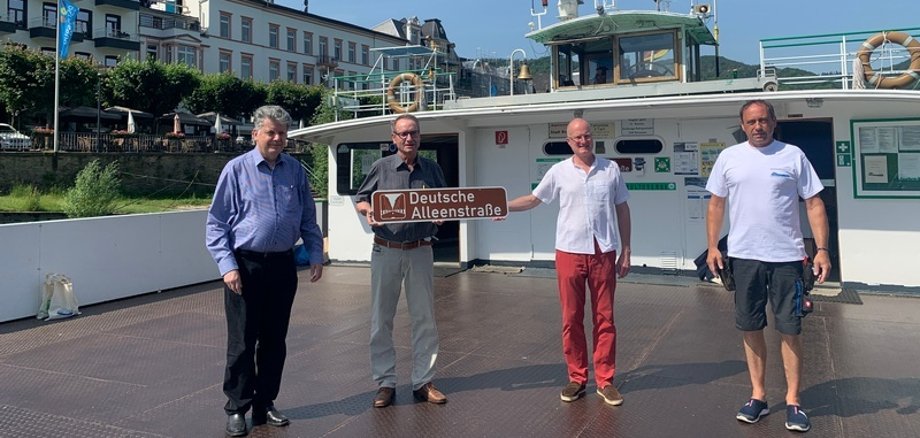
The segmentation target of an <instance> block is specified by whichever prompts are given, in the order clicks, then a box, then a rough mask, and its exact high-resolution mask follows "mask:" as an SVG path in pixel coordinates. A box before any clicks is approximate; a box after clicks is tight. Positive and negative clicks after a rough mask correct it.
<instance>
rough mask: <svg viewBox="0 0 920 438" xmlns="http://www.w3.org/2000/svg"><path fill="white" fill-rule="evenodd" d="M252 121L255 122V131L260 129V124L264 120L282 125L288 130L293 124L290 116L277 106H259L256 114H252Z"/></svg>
mask: <svg viewBox="0 0 920 438" xmlns="http://www.w3.org/2000/svg"><path fill="white" fill-rule="evenodd" d="M252 119H253V121H254V122H255V125H256V129H262V122H264V121H265V119H272V120H274V121H276V122H278V123H280V124H282V125H284V127H285V128H290V127H291V123H292V122H293V119H291V115H290V114H288V112H287V111H285V110H284V108H281V107H280V106H278V105H265V106H260V107H259V108H258V109H257V110H256V112H254V113H252Z"/></svg>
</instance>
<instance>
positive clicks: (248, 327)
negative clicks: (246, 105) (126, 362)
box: [207, 105, 323, 436]
mask: <svg viewBox="0 0 920 438" xmlns="http://www.w3.org/2000/svg"><path fill="white" fill-rule="evenodd" d="M254 119H255V129H254V130H253V131H252V138H253V140H255V144H256V147H255V148H253V150H252V151H250V152H247V153H245V154H243V155H240V156H239V157H236V158H234V159H233V160H231V161H230V162H229V163H227V165H226V166H225V167H224V170H223V172H221V175H220V178H219V179H218V181H217V190H216V191H215V192H214V200H213V201H212V202H211V208H210V210H209V211H208V221H207V247H208V251H209V252H210V253H211V256H212V257H213V258H214V261H215V262H217V267H218V268H219V270H220V275H222V276H223V280H224V285H225V287H224V308H225V311H226V315H227V367H226V370H225V374H224V393H225V394H226V395H227V398H228V401H227V404H226V406H224V410H225V411H226V413H227V415H228V418H227V435H229V436H243V435H246V434H247V433H248V430H247V428H246V412H247V411H248V410H249V409H250V408H252V409H253V413H252V424H253V426H257V425H260V424H269V425H272V426H279V427H280V426H286V425H287V424H289V423H290V421H289V420H288V418H287V417H285V416H284V415H283V414H282V413H281V412H279V411H278V410H277V409H276V408H275V406H274V400H275V398H276V397H277V396H278V391H279V389H280V388H281V372H282V370H283V368H284V359H285V357H286V354H287V353H286V345H285V337H286V336H287V329H288V322H289V321H290V316H291V306H292V305H293V303H294V294H295V292H296V290H297V268H296V266H295V263H294V253H293V251H292V248H293V246H294V244H295V243H296V242H297V239H299V238H302V239H303V243H304V246H305V247H306V248H307V249H308V252H309V253H310V281H311V282H315V281H317V280H319V279H320V277H322V275H323V236H322V232H321V231H320V229H319V227H318V226H317V225H316V207H315V204H314V203H313V196H312V195H311V193H310V185H309V183H308V182H307V177H306V174H305V172H304V170H303V168H302V167H301V166H300V163H299V162H298V161H297V160H296V159H294V158H292V157H291V156H289V155H284V154H282V153H281V152H282V151H283V150H284V146H285V144H286V143H287V132H288V127H289V126H290V124H291V116H290V115H289V114H288V113H287V111H285V110H284V109H283V108H281V107H279V106H273V105H267V106H263V107H261V108H259V109H257V110H256V112H255V114H254ZM257 346H258V347H257Z"/></svg>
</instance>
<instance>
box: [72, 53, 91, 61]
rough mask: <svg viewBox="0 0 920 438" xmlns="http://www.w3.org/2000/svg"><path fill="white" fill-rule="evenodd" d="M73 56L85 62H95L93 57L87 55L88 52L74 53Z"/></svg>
mask: <svg viewBox="0 0 920 438" xmlns="http://www.w3.org/2000/svg"><path fill="white" fill-rule="evenodd" d="M73 56H76V57H77V58H80V59H82V60H85V61H92V60H93V55H91V54H89V53H86V52H74V54H73Z"/></svg>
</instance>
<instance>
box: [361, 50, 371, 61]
mask: <svg viewBox="0 0 920 438" xmlns="http://www.w3.org/2000/svg"><path fill="white" fill-rule="evenodd" d="M361 64H364V65H371V48H370V47H368V46H361Z"/></svg>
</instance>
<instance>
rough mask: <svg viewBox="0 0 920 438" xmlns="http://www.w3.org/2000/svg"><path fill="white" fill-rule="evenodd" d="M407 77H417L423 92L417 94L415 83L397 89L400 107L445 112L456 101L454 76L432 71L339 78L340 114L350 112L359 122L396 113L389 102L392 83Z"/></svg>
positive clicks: (336, 86)
mask: <svg viewBox="0 0 920 438" xmlns="http://www.w3.org/2000/svg"><path fill="white" fill-rule="evenodd" d="M405 73H410V74H412V75H415V76H417V77H418V79H420V80H421V83H422V84H423V85H422V90H415V89H414V88H416V85H414V84H413V81H411V80H405V81H402V83H400V84H399V85H397V86H396V87H394V92H393V97H394V99H395V100H396V104H398V105H399V106H400V107H403V108H408V107H409V106H412V105H413V104H414V103H418V111H431V110H437V109H441V108H442V107H443V105H444V102H445V101H453V100H456V93H455V92H454V73H451V72H442V71H440V70H433V69H432V70H407V71H402V72H387V73H371V74H362V75H353V76H336V77H335V78H334V81H333V89H334V91H333V102H334V103H335V105H336V106H337V107H338V109H339V110H340V111H345V112H350V113H352V114H353V116H354V117H356V118H357V117H368V116H375V115H384V114H388V113H393V112H396V111H394V110H393V108H391V106H390V102H389V100H388V99H389V96H388V92H389V90H390V83H391V82H392V81H393V79H394V78H396V77H397V76H399V75H402V74H405ZM417 93H421V94H417ZM336 121H338V112H336Z"/></svg>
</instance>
